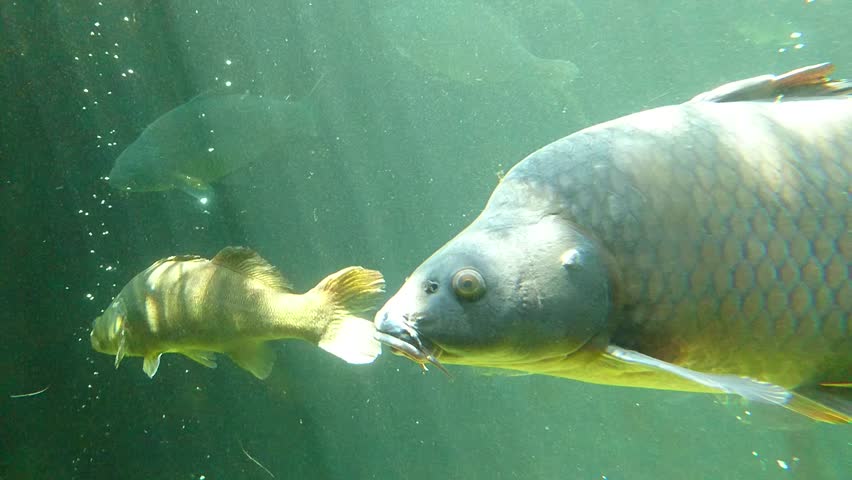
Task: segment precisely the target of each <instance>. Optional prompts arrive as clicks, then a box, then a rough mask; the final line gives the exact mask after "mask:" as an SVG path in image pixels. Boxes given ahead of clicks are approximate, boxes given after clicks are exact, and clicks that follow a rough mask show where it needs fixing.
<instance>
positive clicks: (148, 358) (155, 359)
mask: <svg viewBox="0 0 852 480" xmlns="http://www.w3.org/2000/svg"><path fill="white" fill-rule="evenodd" d="M161 355H162V353H149V354H148V355H145V359H144V360H143V361H142V370H144V371H145V373H146V374H147V375H148V378H154V375H156V374H157V369H159V368H160V356H161Z"/></svg>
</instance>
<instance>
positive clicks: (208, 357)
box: [180, 350, 216, 368]
mask: <svg viewBox="0 0 852 480" xmlns="http://www.w3.org/2000/svg"><path fill="white" fill-rule="evenodd" d="M180 354H181V355H183V356H185V357H187V358H189V359H190V360H192V361H194V362H197V363H200V364H202V365H204V366H205V367H207V368H216V354H215V353H213V352H207V351H204V350H188V351H186V352H183V351H182V352H180Z"/></svg>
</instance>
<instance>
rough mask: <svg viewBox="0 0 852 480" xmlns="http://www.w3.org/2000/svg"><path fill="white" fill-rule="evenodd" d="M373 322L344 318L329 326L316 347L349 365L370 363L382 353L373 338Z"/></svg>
mask: <svg viewBox="0 0 852 480" xmlns="http://www.w3.org/2000/svg"><path fill="white" fill-rule="evenodd" d="M375 333H376V328H375V326H373V322H370V321H367V320H364V319H363V318H358V317H344V318H342V319H340V320H335V321H334V322H331V324H329V326H328V328H326V330H325V332H324V333H323V335H322V337H320V340H319V342H318V343H317V346H319V347H320V348H321V349H323V350H325V351H326V352H328V353H331V354H332V355H336V356H338V357H340V358H342V359H343V360H345V361H347V362H349V363H355V364H364V363H371V362H372V361H373V360H375V359H376V357H378V356H379V354H380V353H382V345H381V344H380V343H379V342H378V340H376V339H375V338H373V335H375Z"/></svg>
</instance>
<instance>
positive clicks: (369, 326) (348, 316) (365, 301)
mask: <svg viewBox="0 0 852 480" xmlns="http://www.w3.org/2000/svg"><path fill="white" fill-rule="evenodd" d="M384 286H385V280H384V278H383V277H382V274H381V273H380V272H377V271H375V270H368V269H366V268H363V267H348V268H344V269H343V270H340V271H339V272H336V273H333V274H331V275H329V276H328V277H326V278H325V279H323V280H322V281H321V282H320V283H319V284H318V285H317V286H316V287H314V288H313V290H312V292H316V293H320V294H322V295H324V296H325V298H326V301H327V302H329V303H331V304H332V305H334V311H335V318H334V319H333V320H332V321H331V322H330V323H329V325H328V327H327V328H326V330H325V332H323V334H322V336H321V337H320V340H319V342H318V346H319V347H320V348H322V349H323V350H325V351H327V352H329V353H331V354H333V355H336V356H338V357H340V358H342V359H343V360H345V361H347V362H349V363H358V364H360V363H370V362H372V361H373V360H375V359H376V357H377V356H378V355H379V353H381V344H380V343H379V342H378V341H377V340H376V339H375V338H373V336H374V334H375V327H374V326H373V322H371V321H369V320H365V319H363V318H359V317H358V316H357V315H359V314H363V313H365V312H367V311H369V310H371V309H374V308H376V307H377V306H378V305H377V304H378V302H379V300H380V298H381V296H382V294H383V293H384Z"/></svg>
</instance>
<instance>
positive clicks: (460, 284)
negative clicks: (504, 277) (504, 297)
mask: <svg viewBox="0 0 852 480" xmlns="http://www.w3.org/2000/svg"><path fill="white" fill-rule="evenodd" d="M453 290H455V292H456V295H457V296H458V297H459V298H461V299H463V300H469V301H471V302H472V301H474V300H479V298H480V297H482V296H483V295H485V279H484V278H482V275H480V273H479V272H477V271H476V270H474V269H472V268H463V269H461V270H459V271H458V272H456V274H455V275H453Z"/></svg>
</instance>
